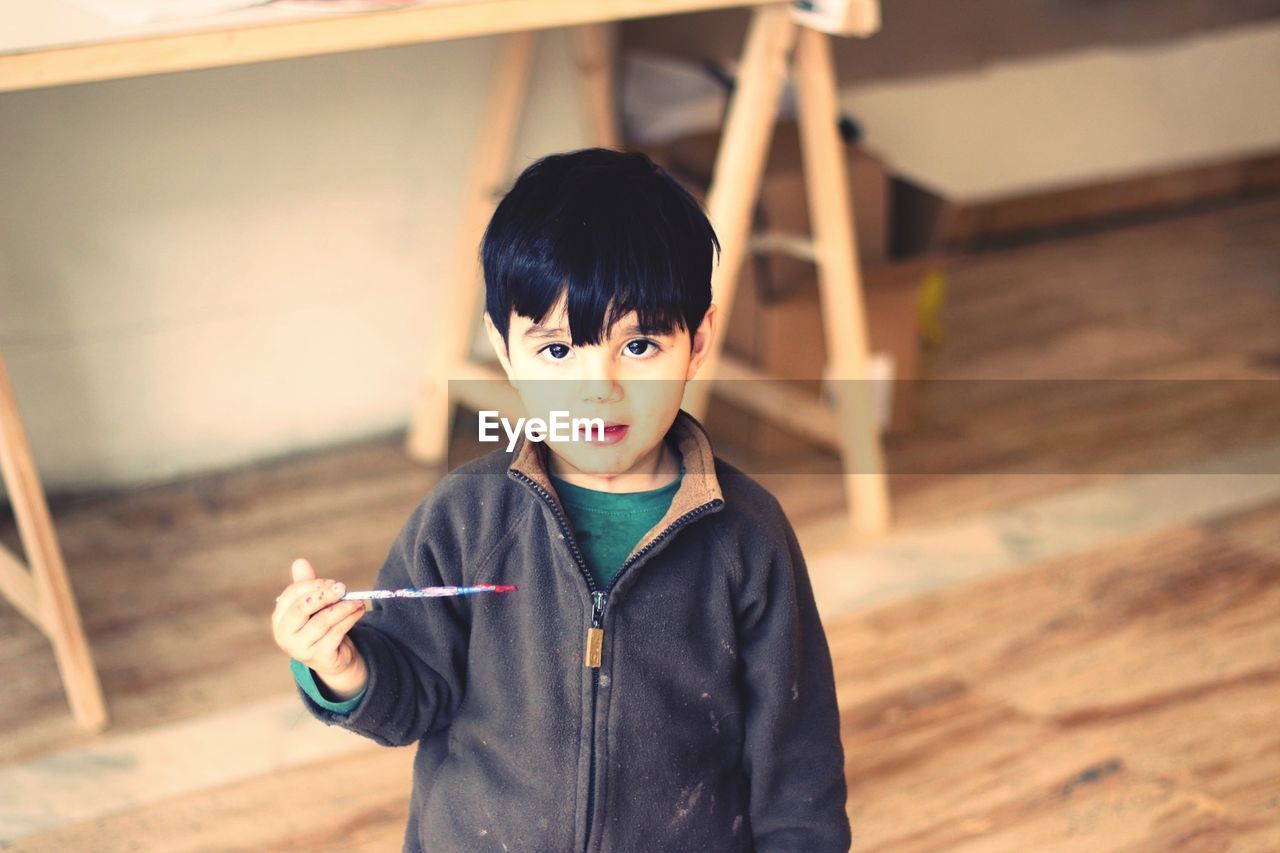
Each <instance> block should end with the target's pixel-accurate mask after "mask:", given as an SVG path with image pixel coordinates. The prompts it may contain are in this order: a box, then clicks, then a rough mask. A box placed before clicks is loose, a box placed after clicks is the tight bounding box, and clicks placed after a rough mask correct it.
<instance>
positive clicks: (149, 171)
mask: <svg viewBox="0 0 1280 853" xmlns="http://www.w3.org/2000/svg"><path fill="white" fill-rule="evenodd" d="M497 45H498V42H497V41H495V40H492V39H474V40H468V41H460V42H453V43H447V44H435V45H422V46H414V47H407V48H390V49H383V50H377V51H365V52H359V53H350V54H343V55H335V56H327V57H317V58H308V59H301V60H287V61H281V62H274V63H267V64H258V65H248V66H240V67H233V68H222V69H214V70H208V71H197V72H187V73H180V74H170V75H162V76H155V77H146V78H138V79H129V80H120V81H112V82H105V83H94V84H85V85H76V86H66V87H59V88H54V89H46V90H38V91H30V92H17V93H8V94H3V95H0V187H2V188H3V197H4V203H3V207H2V209H0V347H3V350H4V354H5V357H6V359H7V362H8V366H9V371H10V374H11V376H12V380H13V383H14V386H15V388H16V391H17V394H18V402H19V406H20V408H21V411H22V415H23V419H24V421H25V424H26V428H27V431H28V434H29V437H30V440H31V443H32V446H33V450H34V453H35V456H36V462H37V465H38V467H39V470H40V473H41V477H42V478H43V480H44V483H45V486H46V488H47V489H49V490H50V491H54V490H57V489H59V488H63V487H76V486H90V485H91V486H104V485H123V484H134V483H140V482H148V481H155V480H160V479H166V478H171V477H175V476H179V475H184V474H188V473H192V472H197V471H201V470H206V469H211V468H217V467H222V466H227V465H231V464H235V463H240V462H245V461H250V460H254V459H259V458H264V457H269V456H273V455H277V454H282V453H288V452H293V451H297V450H303V449H308V448H315V447H321V446H324V445H328V444H331V443H334V442H339V441H342V440H346V439H353V438H359V437H362V436H366V435H370V434H374V433H379V432H384V431H387V430H391V429H395V428H397V427H403V426H404V425H405V424H406V423H407V419H408V415H409V412H410V411H411V408H412V402H413V399H414V397H415V394H416V391H417V386H418V382H419V381H420V379H421V378H422V377H423V376H424V375H425V371H426V369H427V365H428V364H430V363H431V361H432V358H433V355H434V352H435V350H434V346H435V341H434V337H435V333H436V331H437V330H438V329H439V328H440V324H441V323H442V322H443V321H444V318H442V317H440V316H439V315H438V314H437V313H435V312H436V310H437V309H436V306H438V305H439V304H440V302H441V300H442V298H443V293H444V290H443V289H444V288H445V287H447V286H448V282H449V281H450V278H449V274H450V271H451V270H450V266H451V263H452V254H451V253H452V250H453V246H454V223H455V219H456V215H457V211H458V209H459V206H460V203H461V199H462V192H463V186H462V182H463V179H464V175H465V173H466V170H467V168H468V164H469V162H470V152H471V151H472V150H473V148H474V146H475V143H476V139H477V135H478V133H479V125H480V121H481V119H482V115H481V112H482V109H483V104H484V96H485V92H486V86H487V82H488V75H489V74H490V72H491V69H492V67H493V59H494V57H495V55H496V54H495V49H496V47H497ZM570 70H571V69H570V65H569V63H568V61H567V59H566V58H565V56H564V51H563V41H562V39H561V38H560V36H559V35H558V34H551V35H550V36H548V37H546V38H544V39H543V41H542V42H541V43H540V50H539V52H538V56H537V60H536V67H535V74H534V78H533V80H534V85H533V87H532V90H533V95H532V99H531V102H530V103H529V105H528V110H527V113H526V121H525V126H524V127H523V129H522V131H521V138H520V144H519V146H518V154H517V158H516V161H515V166H514V168H515V170H517V171H518V169H519V168H522V167H523V166H524V165H526V164H527V163H528V162H530V161H531V160H532V159H534V158H535V157H536V156H539V155H541V154H545V153H548V152H550V151H553V150H558V149H565V148H574V147H579V146H581V145H584V144H586V141H585V139H586V137H585V135H584V132H583V130H582V129H581V125H580V122H579V120H578V111H577V109H576V103H575V101H574V99H573V93H574V89H573V86H572V82H573V81H572V76H571V74H570ZM513 175H514V172H513Z"/></svg>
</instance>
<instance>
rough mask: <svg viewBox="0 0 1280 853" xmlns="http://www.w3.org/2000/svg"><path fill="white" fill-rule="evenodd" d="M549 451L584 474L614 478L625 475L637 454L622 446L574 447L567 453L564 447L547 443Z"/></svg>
mask: <svg viewBox="0 0 1280 853" xmlns="http://www.w3.org/2000/svg"><path fill="white" fill-rule="evenodd" d="M547 449H548V450H550V451H551V452H552V453H554V454H555V455H556V456H558V457H559V459H560V462H561V463H563V464H565V465H568V466H569V467H571V468H573V469H574V470H576V471H579V472H581V473H583V474H591V475H594V476H597V477H612V476H616V475H618V474H622V473H625V472H626V471H627V469H629V468H630V467H631V466H632V465H634V464H635V460H636V454H635V452H634V451H632V450H631V449H629V448H626V447H623V446H622V445H621V444H617V445H611V446H607V447H591V446H585V447H572V448H569V449H568V452H565V450H566V448H565V447H564V445H558V444H554V443H552V442H547Z"/></svg>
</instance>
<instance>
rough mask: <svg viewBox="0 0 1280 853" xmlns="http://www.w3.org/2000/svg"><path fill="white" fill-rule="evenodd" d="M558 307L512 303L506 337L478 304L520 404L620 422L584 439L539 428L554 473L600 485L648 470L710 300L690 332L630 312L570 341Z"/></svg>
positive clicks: (696, 354)
mask: <svg viewBox="0 0 1280 853" xmlns="http://www.w3.org/2000/svg"><path fill="white" fill-rule="evenodd" d="M564 309H565V303H564V299H563V298H562V299H561V301H560V303H559V304H558V305H557V306H556V307H555V309H553V310H552V311H551V312H550V313H549V314H548V316H547V319H546V320H545V322H544V323H543V324H542V325H541V326H538V325H535V324H534V322H533V321H532V320H531V319H529V318H528V317H522V316H519V315H518V314H516V313H515V312H512V314H511V322H510V326H509V331H508V338H507V341H508V343H507V344H506V345H504V342H503V340H502V335H501V333H499V332H498V330H497V328H496V327H495V326H494V324H493V321H492V319H491V318H490V317H489V315H488V313H486V314H485V316H484V319H485V328H486V331H487V332H488V334H489V340H490V343H491V344H492V345H493V348H494V351H495V352H496V353H497V355H498V358H499V360H500V361H501V362H502V366H503V369H504V370H505V371H506V373H507V378H508V379H509V380H510V381H511V384H512V385H513V386H515V388H516V390H517V392H518V393H519V395H520V399H521V400H522V401H523V403H524V406H525V411H524V412H523V413H521V414H523V415H524V416H525V417H530V418H533V417H538V418H542V419H543V420H545V421H547V422H548V423H550V419H551V412H553V411H559V412H568V415H567V416H561V417H568V418H601V419H602V420H603V421H604V423H605V424H606V425H612V424H621V425H623V427H622V428H621V429H619V430H617V431H616V432H613V433H612V434H610V433H606V437H605V440H604V441H596V440H594V439H595V432H594V430H592V431H590V439H588V438H587V437H585V436H583V435H581V434H580V436H579V438H577V439H576V440H574V439H570V440H563V441H556V440H552V439H551V438H548V439H547V442H546V443H547V446H548V449H550V450H551V452H552V453H553V454H554V456H553V457H552V461H553V463H554V462H556V461H558V462H559V463H560V464H559V466H558V467H559V468H560V470H559V471H558V472H557V473H558V474H559V475H560V476H565V475H566V474H569V475H579V476H577V477H576V479H578V481H579V482H581V483H583V484H584V485H588V487H590V486H591V484H592V481H593V480H596V479H598V480H599V481H600V483H601V484H602V485H600V486H597V487H599V488H603V489H605V490H610V489H609V485H608V484H610V483H613V482H614V481H613V480H612V478H615V477H620V476H622V475H627V474H649V475H651V474H653V473H654V472H655V471H656V470H657V469H658V467H659V461H660V456H661V454H662V439H663V437H664V436H665V435H666V433H667V430H668V429H669V428H670V427H671V423H672V421H674V420H675V417H676V413H677V411H679V409H680V403H681V400H682V399H683V397H684V386H685V383H686V382H687V381H688V380H690V379H692V378H693V377H694V374H695V373H697V371H698V368H699V366H701V364H702V362H703V361H704V360H705V358H706V356H707V352H708V348H709V344H710V341H711V339H712V334H713V333H714V329H715V310H716V306H715V305H714V304H713V305H711V306H710V308H708V309H707V313H706V315H705V317H704V318H703V321H702V324H701V325H700V326H699V327H698V329H697V330H696V332H695V333H694V334H693V335H692V336H691V335H690V334H689V332H688V331H686V330H684V329H674V330H672V331H671V332H670V333H668V334H661V335H644V334H641V333H640V332H638V331H637V330H636V328H635V323H636V315H635V313H634V312H632V313H631V314H628V315H627V316H625V317H623V318H622V319H621V320H619V321H618V322H617V323H616V324H614V326H613V328H612V329H611V330H610V332H609V335H608V336H607V337H606V338H604V339H603V340H602V341H601V342H600V343H599V344H598V345H595V346H582V347H575V346H573V345H572V343H571V336H570V334H569V322H568V319H567V317H566V316H565V313H564ZM565 431H566V432H569V430H568V429H567V428H566V430H565ZM640 488H643V486H641V487H640ZM624 490H631V489H624Z"/></svg>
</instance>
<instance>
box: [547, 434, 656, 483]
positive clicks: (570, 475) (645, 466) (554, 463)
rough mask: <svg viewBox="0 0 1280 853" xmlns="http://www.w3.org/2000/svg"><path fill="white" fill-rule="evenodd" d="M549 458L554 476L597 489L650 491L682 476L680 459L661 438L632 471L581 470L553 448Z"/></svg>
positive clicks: (549, 464)
mask: <svg viewBox="0 0 1280 853" xmlns="http://www.w3.org/2000/svg"><path fill="white" fill-rule="evenodd" d="M547 460H548V466H549V468H550V473H551V475H552V476H554V477H558V478H560V479H561V480H564V481H565V482H567V483H570V484H571V485H574V486H581V487H582V488H584V489H592V490H594V491H597V492H615V493H619V494H622V493H626V492H647V491H651V490H653V489H660V488H662V487H663V486H667V485H670V484H671V483H673V482H675V480H676V479H677V478H678V477H679V476H680V459H679V457H678V456H677V454H676V453H675V451H673V450H672V449H671V447H670V446H669V445H668V444H667V442H666V441H665V440H663V441H659V442H658V444H657V446H656V447H654V448H653V449H652V450H651V451H649V452H648V453H647V454H645V455H644V456H642V457H640V458H639V459H637V460H636V464H635V465H634V466H632V468H631V470H629V471H626V472H623V473H620V474H610V475H600V474H588V473H585V472H582V471H579V470H577V469H576V468H571V467H569V466H568V465H566V464H565V462H564V460H563V459H561V458H560V457H559V456H558V455H557V454H556V453H554V452H551V450H550V449H548V452H547Z"/></svg>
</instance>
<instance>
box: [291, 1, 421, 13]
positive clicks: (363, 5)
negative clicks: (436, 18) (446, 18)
mask: <svg viewBox="0 0 1280 853" xmlns="http://www.w3.org/2000/svg"><path fill="white" fill-rule="evenodd" d="M422 2H423V0H275V2H274V3H273V4H272V5H273V6H279V7H280V8H282V9H302V10H305V11H308V12H376V11H378V10H379V9H400V8H403V7H405V6H417V5H419V4H421V3H422ZM437 2H438V0H437Z"/></svg>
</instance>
